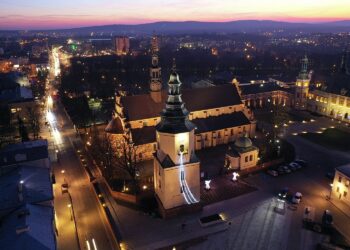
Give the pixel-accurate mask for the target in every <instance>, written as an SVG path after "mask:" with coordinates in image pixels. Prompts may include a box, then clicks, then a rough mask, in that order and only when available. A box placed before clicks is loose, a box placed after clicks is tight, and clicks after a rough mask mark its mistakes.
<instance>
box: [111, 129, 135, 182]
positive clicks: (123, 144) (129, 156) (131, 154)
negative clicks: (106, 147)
mask: <svg viewBox="0 0 350 250" xmlns="http://www.w3.org/2000/svg"><path fill="white" fill-rule="evenodd" d="M116 144H117V161H116V165H117V168H119V169H122V170H124V171H125V172H126V173H127V174H128V175H129V176H130V178H131V180H132V182H133V184H137V175H138V173H139V166H138V163H137V155H138V153H139V147H138V146H136V145H135V143H134V142H133V141H132V140H131V138H130V136H129V135H124V136H123V138H122V139H121V140H119V141H117V142H116ZM135 186H137V185H135Z"/></svg>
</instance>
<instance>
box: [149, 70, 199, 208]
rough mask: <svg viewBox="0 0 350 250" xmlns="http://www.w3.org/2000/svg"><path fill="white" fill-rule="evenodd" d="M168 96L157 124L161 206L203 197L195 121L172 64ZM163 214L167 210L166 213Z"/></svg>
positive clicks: (157, 177) (156, 171)
mask: <svg viewBox="0 0 350 250" xmlns="http://www.w3.org/2000/svg"><path fill="white" fill-rule="evenodd" d="M168 86H169V90H168V99H167V101H166V105H165V109H164V110H163V111H162V113H161V121H160V122H159V123H158V125H157V126H156V139H157V148H158V149H157V151H156V152H155V153H154V189H155V193H156V197H157V200H158V203H159V205H160V208H161V209H160V210H161V211H162V210H163V211H166V210H169V209H172V208H176V207H181V206H188V205H190V204H195V203H198V202H199V201H200V169H199V165H200V163H199V160H198V159H197V157H196V155H195V152H194V140H195V137H194V129H195V125H194V124H193V123H192V122H191V121H190V120H189V119H188V114H189V112H188V111H187V109H186V108H185V105H184V103H183V102H182V99H181V90H180V86H181V82H180V80H179V76H178V74H177V73H176V70H175V67H173V70H172V73H171V75H170V79H169V82H168ZM163 214H164V213H163Z"/></svg>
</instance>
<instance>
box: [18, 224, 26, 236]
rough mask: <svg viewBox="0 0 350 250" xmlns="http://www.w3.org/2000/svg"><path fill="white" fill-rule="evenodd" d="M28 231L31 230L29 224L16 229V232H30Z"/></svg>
mask: <svg viewBox="0 0 350 250" xmlns="http://www.w3.org/2000/svg"><path fill="white" fill-rule="evenodd" d="M28 231H29V226H27V225H25V226H22V227H18V228H17V229H16V234H21V233H25V232H28Z"/></svg>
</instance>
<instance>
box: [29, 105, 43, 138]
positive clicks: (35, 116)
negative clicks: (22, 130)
mask: <svg viewBox="0 0 350 250" xmlns="http://www.w3.org/2000/svg"><path fill="white" fill-rule="evenodd" d="M27 112H28V118H29V119H28V122H29V126H30V129H31V131H32V133H33V138H34V139H38V137H39V133H40V115H39V112H38V108H37V107H34V108H32V107H27Z"/></svg>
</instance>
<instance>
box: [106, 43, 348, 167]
mask: <svg viewBox="0 0 350 250" xmlns="http://www.w3.org/2000/svg"><path fill="white" fill-rule="evenodd" d="M348 54H349V53H348V52H347V53H345V54H344V56H343V59H342V66H341V68H342V72H340V73H339V74H338V75H337V76H336V77H332V78H330V79H326V80H324V79H322V80H321V81H319V79H318V78H317V75H312V74H311V73H310V71H309V69H308V64H309V59H308V58H307V57H306V56H305V57H304V58H303V59H302V60H301V70H300V72H299V75H298V76H297V79H296V81H295V82H293V83H292V84H291V85H289V86H284V85H282V84H280V83H278V82H276V81H269V82H252V83H243V84H240V83H239V82H238V81H237V80H236V79H234V80H233V81H232V82H231V83H228V84H223V85H209V86H208V85H207V86H200V87H194V88H191V89H183V91H182V93H181V97H182V100H183V102H184V103H185V105H186V107H187V109H188V111H189V114H188V117H189V120H190V121H191V122H192V123H193V124H194V126H195V129H194V139H193V140H194V145H193V147H194V150H201V149H204V148H208V147H215V146H217V145H221V144H228V143H230V142H234V141H235V140H236V139H237V138H240V137H242V136H244V135H247V136H248V137H250V138H252V137H254V136H255V129H256V120H255V118H254V115H253V112H252V110H251V109H256V108H263V107H265V106H267V105H269V102H270V104H271V103H272V104H273V105H283V106H287V107H289V108H292V109H296V110H306V111H310V112H315V113H318V114H320V115H323V116H328V117H331V118H334V119H338V120H340V121H344V122H347V123H350V116H349V113H350V97H349V94H350V91H349V89H350V88H349V84H350V70H349V68H348V64H349V63H348ZM158 61H159V58H158V49H157V47H156V46H155V45H153V40H152V66H151V68H150V82H149V93H147V94H142V95H125V94H123V93H118V95H117V96H116V103H115V112H114V117H113V118H112V120H111V121H110V123H109V124H108V125H107V127H106V132H107V133H109V134H110V135H111V137H112V138H113V139H114V140H121V139H122V138H124V137H125V136H128V138H130V140H131V141H132V142H133V143H134V145H135V146H137V147H138V148H139V150H138V155H137V156H136V157H137V160H138V161H143V160H150V159H152V158H153V152H155V151H156V150H157V138H156V126H157V124H158V123H159V122H160V121H161V116H160V114H161V112H162V111H163V108H164V107H165V106H166V103H167V90H166V89H163V88H162V82H161V68H160V67H159V62H158ZM177 76H178V77H179V75H177ZM312 80H313V82H314V84H311V81H312Z"/></svg>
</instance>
